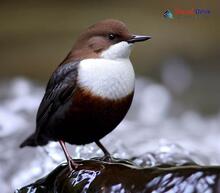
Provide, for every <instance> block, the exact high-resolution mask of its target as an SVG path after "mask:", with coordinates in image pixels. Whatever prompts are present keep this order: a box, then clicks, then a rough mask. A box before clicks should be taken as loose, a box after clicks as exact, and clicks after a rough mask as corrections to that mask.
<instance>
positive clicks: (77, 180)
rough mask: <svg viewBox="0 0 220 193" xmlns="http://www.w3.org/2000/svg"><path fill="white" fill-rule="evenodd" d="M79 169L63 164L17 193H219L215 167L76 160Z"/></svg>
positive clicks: (217, 169) (217, 168)
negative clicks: (150, 165)
mask: <svg viewBox="0 0 220 193" xmlns="http://www.w3.org/2000/svg"><path fill="white" fill-rule="evenodd" d="M76 162H77V163H79V164H80V166H79V167H78V168H77V170H75V171H72V172H70V171H69V168H68V167H67V165H66V164H62V165H60V166H58V167H57V168H56V169H55V170H53V171H52V172H51V173H50V174H49V175H48V176H46V177H45V178H42V179H40V180H38V181H36V182H35V183H33V184H30V185H28V186H25V187H23V188H21V189H20V190H16V193H80V192H88V193H96V192H97V193H101V192H106V193H110V192H115V193H119V192H120V193H136V192H138V193H139V192H147V193H148V192H155V193H162V192H164V193H165V192H167V193H168V192H169V193H171V192H172V193H211V192H213V193H216V192H220V184H219V176H220V167H218V166H207V167H206V166H199V165H196V164H192V165H182V166H178V167H177V166H171V165H161V166H158V167H149V168H146V167H145V168H144V167H138V166H136V165H134V164H131V162H129V161H126V160H114V161H113V162H112V163H107V162H104V161H101V160H87V161H85V160H84V161H83V160H77V161H76Z"/></svg>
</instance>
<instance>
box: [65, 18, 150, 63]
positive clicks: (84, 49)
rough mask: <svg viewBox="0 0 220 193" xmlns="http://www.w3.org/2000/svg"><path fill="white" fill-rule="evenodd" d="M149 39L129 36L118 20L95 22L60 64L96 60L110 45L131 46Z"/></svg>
mask: <svg viewBox="0 0 220 193" xmlns="http://www.w3.org/2000/svg"><path fill="white" fill-rule="evenodd" d="M148 39H150V37H149V36H138V35H133V34H131V33H130V32H129V31H128V29H127V27H126V25H125V24H124V23H123V22H121V21H118V20H114V19H107V20H102V21H99V22H97V23H96V24H94V25H92V26H90V27H88V28H87V29H86V30H85V31H84V32H82V33H81V34H80V36H79V38H78V39H77V40H76V42H75V44H74V46H73V48H72V50H71V51H70V53H69V54H68V56H67V57H66V59H65V60H64V61H63V62H62V63H66V62H69V61H71V60H82V59H86V58H98V57H100V55H101V54H102V53H103V52H104V51H105V50H107V49H108V48H110V47H111V46H112V45H115V44H118V43H120V42H126V43H127V44H130V45H131V44H133V43H135V42H139V41H145V40H148Z"/></svg>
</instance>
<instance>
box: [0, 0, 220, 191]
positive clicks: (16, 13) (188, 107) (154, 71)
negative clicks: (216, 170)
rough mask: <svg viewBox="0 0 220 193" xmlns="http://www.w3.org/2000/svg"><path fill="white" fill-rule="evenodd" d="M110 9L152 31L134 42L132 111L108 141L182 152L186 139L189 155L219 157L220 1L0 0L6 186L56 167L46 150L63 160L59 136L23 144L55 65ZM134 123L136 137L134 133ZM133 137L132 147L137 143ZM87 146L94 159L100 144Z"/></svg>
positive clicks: (139, 30)
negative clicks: (40, 144) (39, 145)
mask: <svg viewBox="0 0 220 193" xmlns="http://www.w3.org/2000/svg"><path fill="white" fill-rule="evenodd" d="M199 8H200V9H205V10H209V11H210V14H202V15H175V10H176V9H182V10H189V9H199ZM167 9H169V10H171V11H172V12H173V14H174V15H173V16H174V18H173V19H169V18H164V16H163V13H164V12H165V11H166V10H167ZM106 18H114V19H119V20H122V21H124V22H125V23H126V24H127V26H128V28H129V29H130V31H131V32H134V33H136V34H145V35H150V36H152V39H151V40H150V41H147V42H146V43H141V44H138V45H136V46H135V47H134V49H133V52H132V55H131V60H132V61H133V64H134V68H135V72H136V75H137V83H136V87H137V89H136V93H135V99H134V103H133V105H132V108H131V110H130V112H129V114H128V116H127V118H126V120H125V121H124V122H123V123H122V124H121V125H120V126H119V128H118V129H117V130H116V131H114V132H113V133H112V134H110V135H108V136H107V137H106V138H105V139H104V142H105V143H106V144H108V143H109V146H110V149H111V150H112V151H113V152H116V153H117V152H120V154H119V157H122V155H125V157H126V156H127V157H132V156H134V155H137V154H138V152H139V154H143V153H144V152H146V151H153V150H155V148H156V149H158V152H159V155H160V153H161V152H162V153H164V151H165V152H167V151H168V153H174V154H176V152H181V153H183V152H184V151H182V147H183V148H184V150H186V152H187V153H186V154H187V156H188V152H191V154H190V156H189V157H190V158H192V157H193V156H192V154H193V155H194V154H195V153H196V154H197V153H198V151H201V152H199V153H198V155H197V156H194V157H195V158H194V157H193V158H194V159H196V160H200V162H199V163H203V164H219V163H220V150H219V149H220V148H219V145H218V136H220V131H219V132H218V129H220V128H219V127H220V100H219V99H220V86H219V83H220V63H219V60H220V46H219V44H220V25H219V22H220V21H219V19H220V1H217V0H216V1H214V0H213V1H205V0H200V1H199V0H196V1H195V0H192V1H174V0H170V1H159V0H156V1H121V0H119V1H83V3H82V1H65V2H64V1H22V0H21V1H16V2H15V1H14V2H13V1H0V59H1V62H0V144H1V147H0V167H1V168H2V167H3V166H4V170H2V171H0V186H1V187H3V190H5V191H3V192H11V190H12V189H15V188H18V187H20V186H22V185H24V184H27V183H29V182H31V181H32V180H33V179H36V178H39V177H40V176H42V175H45V173H47V172H48V171H50V170H51V169H52V168H54V167H55V166H56V165H57V163H55V164H52V163H53V161H51V162H50V161H48V158H47V156H44V154H45V151H46V152H48V151H49V152H52V154H53V155H51V156H54V157H55V158H54V159H56V160H58V162H60V161H61V160H62V159H61V158H59V156H60V154H62V153H59V154H57V150H56V148H57V147H56V145H54V144H52V147H50V148H48V150H41V149H40V150H35V149H29V148H27V149H22V150H18V147H17V146H18V145H19V143H20V142H21V141H22V140H23V139H24V138H25V137H26V136H27V135H28V134H29V133H31V132H33V131H34V127H35V114H36V110H37V108H38V105H39V103H40V100H41V98H42V96H43V92H44V88H45V85H46V82H47V80H48V78H49V76H50V75H51V73H52V72H53V70H54V69H55V68H56V66H57V65H58V64H59V63H60V62H61V61H62V60H63V59H64V57H65V56H66V55H67V53H68V51H69V50H70V49H71V47H72V45H73V43H74V41H75V39H76V37H77V36H78V35H79V34H80V32H81V31H82V30H83V29H85V28H86V27H88V26H89V25H91V24H93V23H95V22H96V21H98V20H101V19H106ZM137 127H138V128H139V132H138V133H139V134H140V135H138V136H140V137H138V136H137V137H136V138H135V139H133V138H131V136H134V135H133V134H132V132H135V136H136V135H137V131H136V128H137ZM156 129H157V132H155V130H156ZM124 130H126V131H127V132H126V135H128V136H125V132H123V131H124ZM128 131H129V132H128ZM118 136H121V137H120V138H121V139H123V137H124V139H129V140H127V141H126V142H125V141H123V140H122V141H121V142H118V143H119V144H117V143H116V144H117V145H118V146H117V147H116V145H115V146H114V147H112V146H111V144H112V143H110V142H109V141H111V140H114V141H117V139H118V138H119V137H118ZM105 140H106V141H105ZM161 141H162V142H161ZM164 141H165V142H164ZM161 143H162V145H160V146H159V145H158V144H161ZM164 143H165V144H164ZM201 144H203V145H204V147H203V148H201ZM178 145H180V146H181V147H179V146H178ZM137 146H138V147H139V148H138V150H137V149H135V153H134V151H132V148H134V147H136V148H137ZM85 148H87V149H85ZM85 148H84V147H78V149H77V148H76V150H74V152H73V154H74V155H76V153H77V156H78V157H83V156H82V155H84V157H85V158H88V157H90V156H88V155H92V156H94V154H96V153H97V151H98V150H97V149H96V147H95V146H94V145H91V146H87V147H85ZM6 149H7V150H6ZM51 149H53V150H51ZM58 149H59V148H58ZM127 149H129V150H127ZM76 151H77V152H76ZM54 152H55V153H54ZM94 152H96V153H94ZM126 152H127V154H126ZM128 152H129V153H130V154H129V153H128ZM99 154H100V152H98V154H97V155H99ZM169 155H170V154H169ZM172 155H173V154H172ZM61 156H63V155H61ZM77 156H76V157H77ZM198 157H199V158H200V159H198ZM211 158H213V159H211ZM18 159H19V160H22V161H20V162H19V163H18V162H17V161H16V160H18ZM143 160H144V159H143ZM143 160H142V161H143ZM155 160H157V159H156V158H155ZM155 160H154V161H155ZM151 161H152V160H151ZM160 161H161V160H160ZM42 165H43V166H44V167H43V166H42ZM151 165H154V164H153V163H151ZM27 166H28V171H27V170H25V169H27ZM30 168H31V169H30ZM30 171H31V172H30Z"/></svg>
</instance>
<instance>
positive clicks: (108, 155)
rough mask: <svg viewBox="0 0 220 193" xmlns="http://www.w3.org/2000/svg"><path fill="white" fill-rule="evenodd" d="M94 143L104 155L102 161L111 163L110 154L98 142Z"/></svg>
mask: <svg viewBox="0 0 220 193" xmlns="http://www.w3.org/2000/svg"><path fill="white" fill-rule="evenodd" d="M95 143H96V145H97V146H98V147H99V148H100V149H101V150H102V151H103V153H104V154H105V155H104V160H107V161H112V157H111V154H110V153H109V151H108V150H107V149H106V148H105V147H104V146H103V145H102V144H101V142H100V141H96V142H95Z"/></svg>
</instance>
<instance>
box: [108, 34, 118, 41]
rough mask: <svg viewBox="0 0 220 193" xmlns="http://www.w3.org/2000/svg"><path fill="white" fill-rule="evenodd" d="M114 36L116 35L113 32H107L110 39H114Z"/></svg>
mask: <svg viewBox="0 0 220 193" xmlns="http://www.w3.org/2000/svg"><path fill="white" fill-rule="evenodd" d="M115 37H116V35H115V34H109V35H108V39H110V40H114V39H115Z"/></svg>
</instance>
